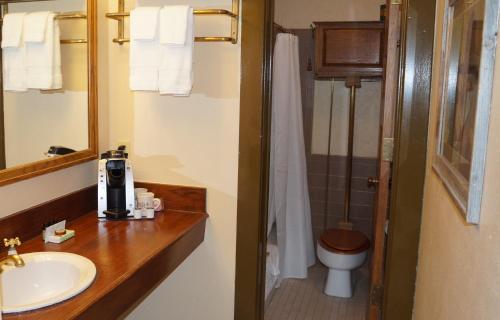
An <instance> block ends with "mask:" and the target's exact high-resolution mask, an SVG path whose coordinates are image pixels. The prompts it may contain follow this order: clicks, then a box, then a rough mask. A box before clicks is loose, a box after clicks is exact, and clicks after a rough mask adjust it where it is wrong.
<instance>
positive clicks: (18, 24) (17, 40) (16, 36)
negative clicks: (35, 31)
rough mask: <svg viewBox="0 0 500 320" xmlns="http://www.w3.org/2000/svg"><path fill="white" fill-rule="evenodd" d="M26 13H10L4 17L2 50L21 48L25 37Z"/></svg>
mask: <svg viewBox="0 0 500 320" xmlns="http://www.w3.org/2000/svg"><path fill="white" fill-rule="evenodd" d="M25 16H26V13H25V12H20V13H8V14H6V15H5V16H4V17H3V25H2V48H19V47H20V46H21V40H22V36H23V24H24V17H25Z"/></svg>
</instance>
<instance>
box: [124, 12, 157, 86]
mask: <svg viewBox="0 0 500 320" xmlns="http://www.w3.org/2000/svg"><path fill="white" fill-rule="evenodd" d="M159 11H160V8H159V7H145V8H143V7H138V8H136V9H134V10H132V12H131V13H130V35H131V36H130V62H129V63H130V79H129V85H130V89H131V90H141V91H157V90H158V66H159V63H160V43H159V40H158V26H159V22H158V20H159Z"/></svg>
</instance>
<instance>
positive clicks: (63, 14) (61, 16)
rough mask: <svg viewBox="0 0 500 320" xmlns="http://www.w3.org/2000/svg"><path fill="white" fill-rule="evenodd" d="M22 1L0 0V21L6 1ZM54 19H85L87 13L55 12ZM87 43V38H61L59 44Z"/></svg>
mask: <svg viewBox="0 0 500 320" xmlns="http://www.w3.org/2000/svg"><path fill="white" fill-rule="evenodd" d="M14 2H23V1H10V2H6V1H0V6H1V10H0V13H1V14H0V15H1V17H0V23H1V22H2V21H3V16H4V15H5V14H7V12H8V7H7V5H8V3H14ZM55 19H56V20H74V19H87V13H85V12H61V13H58V14H56V17H55ZM78 43H87V39H61V44H78Z"/></svg>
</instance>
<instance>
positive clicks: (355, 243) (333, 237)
mask: <svg viewBox="0 0 500 320" xmlns="http://www.w3.org/2000/svg"><path fill="white" fill-rule="evenodd" d="M319 243H320V244H321V246H322V247H323V248H325V249H326V250H328V251H330V252H334V253H341V254H356V253H360V252H363V251H366V250H368V248H370V240H368V238H367V237H366V236H365V235H364V234H363V233H361V232H359V231H354V230H342V229H329V230H326V231H325V232H323V234H322V235H321V237H320V239H319Z"/></svg>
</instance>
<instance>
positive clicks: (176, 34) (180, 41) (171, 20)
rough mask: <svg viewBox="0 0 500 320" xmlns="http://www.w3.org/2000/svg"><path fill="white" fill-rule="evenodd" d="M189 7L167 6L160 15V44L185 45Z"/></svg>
mask: <svg viewBox="0 0 500 320" xmlns="http://www.w3.org/2000/svg"><path fill="white" fill-rule="evenodd" d="M190 10H191V9H190V7H189V6H168V7H165V8H163V9H162V10H161V13H160V44H171V45H181V46H183V45H185V44H186V38H187V31H188V25H187V21H188V18H189V17H188V16H189V14H190V12H191V11H190Z"/></svg>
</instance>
